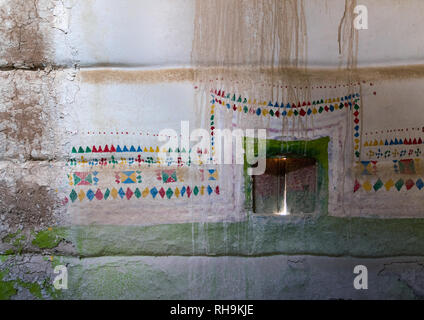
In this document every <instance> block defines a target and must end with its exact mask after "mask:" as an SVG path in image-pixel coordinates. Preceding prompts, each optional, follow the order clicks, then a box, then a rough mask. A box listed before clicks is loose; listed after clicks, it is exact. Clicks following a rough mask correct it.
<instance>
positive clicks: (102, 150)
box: [71, 144, 207, 154]
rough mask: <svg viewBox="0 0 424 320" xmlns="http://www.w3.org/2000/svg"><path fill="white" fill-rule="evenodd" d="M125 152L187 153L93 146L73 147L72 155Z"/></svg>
mask: <svg viewBox="0 0 424 320" xmlns="http://www.w3.org/2000/svg"><path fill="white" fill-rule="evenodd" d="M123 152H130V153H137V152H138V153H160V152H163V153H171V152H175V153H186V152H187V151H186V149H184V148H182V149H181V150H180V148H176V149H175V150H172V148H169V149H162V151H160V149H159V147H158V146H156V147H155V148H153V147H144V148H142V147H140V146H138V147H137V148H135V147H134V146H133V145H132V146H131V147H129V148H128V147H127V146H125V145H124V146H123V147H120V146H119V145H118V146H117V147H116V148H115V146H114V145H113V144H112V145H111V146H110V147H109V146H108V145H107V144H106V145H105V146H104V147H102V146H98V147H96V146H92V147H91V148H90V147H88V146H87V147H85V148H84V147H82V146H80V147H72V150H71V153H87V154H89V153H123ZM188 152H190V153H191V152H192V150H191V149H190V150H189V151H188ZM196 152H197V153H199V150H198V151H196ZM202 152H207V149H205V150H204V151H203V150H200V153H202Z"/></svg>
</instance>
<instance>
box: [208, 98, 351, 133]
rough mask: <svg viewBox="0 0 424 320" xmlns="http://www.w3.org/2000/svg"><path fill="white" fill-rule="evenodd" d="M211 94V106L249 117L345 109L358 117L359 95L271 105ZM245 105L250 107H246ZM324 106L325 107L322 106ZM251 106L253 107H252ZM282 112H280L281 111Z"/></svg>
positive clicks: (301, 114) (284, 115)
mask: <svg viewBox="0 0 424 320" xmlns="http://www.w3.org/2000/svg"><path fill="white" fill-rule="evenodd" d="M213 93H214V94H212V98H213V99H212V101H211V104H212V105H215V104H218V105H221V106H225V107H226V108H227V109H229V110H233V111H238V112H244V113H249V114H251V115H257V116H270V117H274V116H275V117H277V118H279V117H280V116H282V117H291V116H294V117H296V116H301V117H304V116H309V115H311V114H317V113H319V114H320V113H323V112H324V111H325V112H333V111H335V110H342V109H344V108H347V107H350V108H352V107H354V110H355V111H354V112H356V111H358V113H357V114H356V115H355V114H354V115H355V120H356V119H357V117H358V116H359V105H357V104H356V102H357V101H358V99H355V98H359V93H354V94H350V95H348V96H344V97H338V98H329V99H321V100H314V101H312V102H310V101H308V102H306V101H304V102H297V104H295V103H287V104H285V103H283V102H275V103H272V102H271V101H269V102H268V103H267V102H266V101H264V102H257V101H256V99H254V100H253V101H252V100H251V99H247V98H242V97H241V96H239V98H238V99H237V98H236V95H235V94H234V95H233V96H232V98H231V94H227V95H225V92H224V91H223V92H221V90H220V91H218V92H216V90H215V91H214V92H213ZM246 104H248V105H250V107H248V106H247V105H246ZM324 104H325V106H324ZM252 105H253V106H252ZM281 110H282V111H281ZM355 123H356V124H357V125H359V119H358V120H356V121H355ZM358 129H359V128H358Z"/></svg>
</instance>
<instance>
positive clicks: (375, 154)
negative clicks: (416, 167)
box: [366, 146, 424, 160]
mask: <svg viewBox="0 0 424 320" xmlns="http://www.w3.org/2000/svg"><path fill="white" fill-rule="evenodd" d="M423 148H424V147H421V146H415V147H413V148H399V147H395V148H391V147H380V148H377V149H368V150H367V152H366V156H367V157H368V158H369V159H372V158H376V159H387V160H389V159H393V160H394V159H400V158H403V157H420V156H421V155H422V154H423V150H422V149H423Z"/></svg>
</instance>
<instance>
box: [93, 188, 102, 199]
mask: <svg viewBox="0 0 424 320" xmlns="http://www.w3.org/2000/svg"><path fill="white" fill-rule="evenodd" d="M95 196H96V199H97V200H102V199H103V193H102V192H101V191H100V189H97V191H96V194H95Z"/></svg>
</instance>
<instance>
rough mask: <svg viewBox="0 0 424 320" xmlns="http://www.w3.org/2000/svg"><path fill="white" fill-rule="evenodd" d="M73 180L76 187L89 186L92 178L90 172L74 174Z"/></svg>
mask: <svg viewBox="0 0 424 320" xmlns="http://www.w3.org/2000/svg"><path fill="white" fill-rule="evenodd" d="M73 178H74V182H73V183H74V185H76V186H91V185H92V183H93V176H92V174H91V173H90V172H74V174H73Z"/></svg>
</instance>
